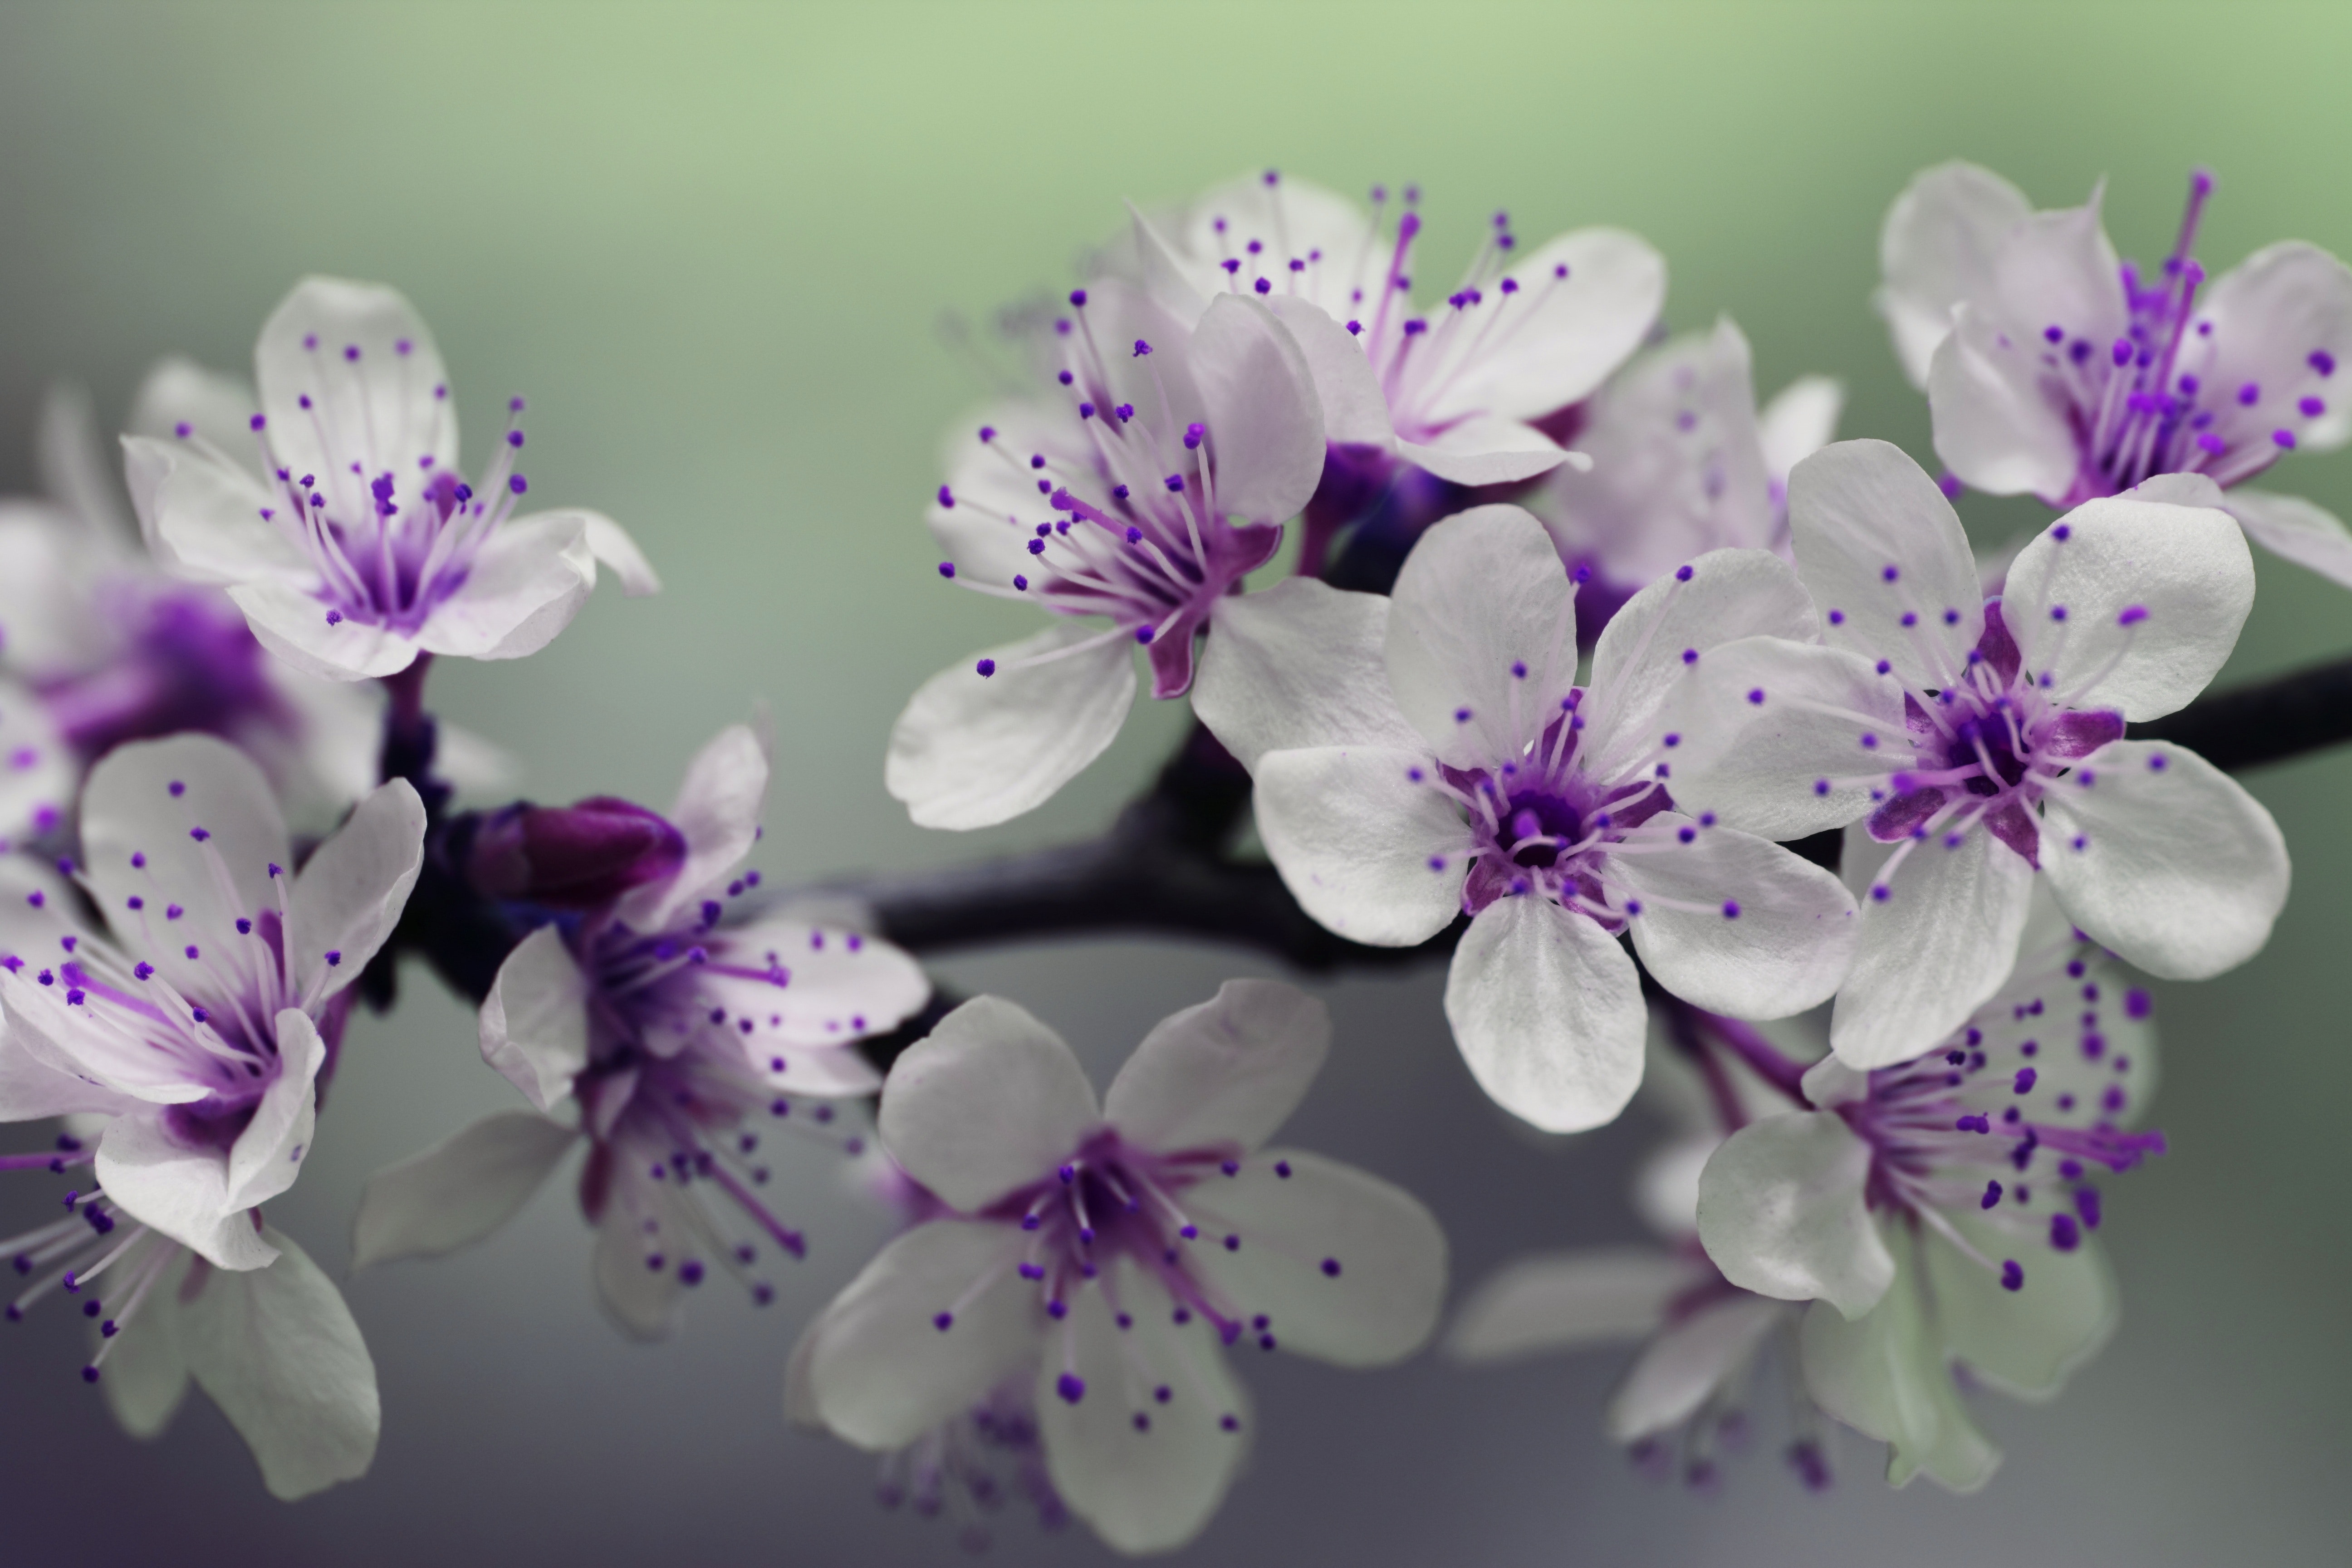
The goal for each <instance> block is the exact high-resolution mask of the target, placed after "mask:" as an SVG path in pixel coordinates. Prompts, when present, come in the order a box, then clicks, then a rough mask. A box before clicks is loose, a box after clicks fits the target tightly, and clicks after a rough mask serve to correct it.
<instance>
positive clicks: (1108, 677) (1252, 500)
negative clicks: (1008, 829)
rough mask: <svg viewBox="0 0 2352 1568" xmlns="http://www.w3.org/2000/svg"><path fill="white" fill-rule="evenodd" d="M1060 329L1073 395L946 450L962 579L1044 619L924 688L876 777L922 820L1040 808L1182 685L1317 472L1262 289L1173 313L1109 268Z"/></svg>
mask: <svg viewBox="0 0 2352 1568" xmlns="http://www.w3.org/2000/svg"><path fill="white" fill-rule="evenodd" d="M1070 304H1071V313H1070V314H1069V315H1068V316H1066V317H1064V318H1062V319H1061V320H1059V321H1056V322H1055V331H1056V342H1055V349H1056V353H1055V358H1056V361H1057V365H1056V372H1055V374H1056V379H1057V380H1058V381H1059V382H1060V384H1061V386H1062V387H1063V389H1064V390H1063V391H1062V392H1061V393H1060V394H1058V395H1055V396H1054V397H1052V398H1050V399H1042V400H1033V401H1028V402H1024V403H1019V404H1014V405H1008V406H1005V407H1003V408H1000V409H997V410H994V411H992V413H991V415H990V416H989V418H988V421H987V423H985V424H983V425H982V426H980V429H979V437H978V439H977V440H976V441H975V440H972V439H971V438H970V437H964V438H963V439H962V440H961V441H960V442H959V443H958V446H957V447H956V449H955V452H954V455H953V456H951V457H950V479H949V482H948V483H946V484H944V485H941V486H940V491H939V497H938V500H937V502H936V504H934V505H933V507H932V508H931V510H930V514H929V522H930V526H931V531H932V532H933V533H934V534H935V535H937V536H938V538H939V541H940V545H941V546H942V547H943V548H945V549H946V550H947V552H949V556H950V559H949V560H946V561H943V562H941V563H940V574H941V575H942V576H944V577H947V578H949V579H950V580H951V581H953V582H955V583H957V584H960V585H961V586H964V587H969V588H973V589H976V590H978V591H979V592H981V593H983V594H990V595H995V596H997V597H1000V598H1006V599H1013V600H1018V601H1024V602H1027V603H1031V604H1034V605H1036V606H1037V607H1038V608H1039V609H1042V610H1045V612H1047V613H1048V614H1050V615H1052V616H1055V625H1054V626H1052V627H1050V628H1049V629H1047V630H1045V631H1043V632H1040V633H1038V634H1037V635H1035V636H1034V637H1028V638H1025V639H1024V640H1023V641H1021V642H1018V643H1014V644H1012V645H1010V646H1008V647H996V648H991V649H990V650H989V651H988V652H986V653H985V654H983V655H982V656H981V657H980V658H978V659H977V660H976V661H974V662H973V663H971V664H960V665H958V666H956V667H955V668H951V669H949V670H946V671H943V672H942V673H940V674H939V675H937V676H934V677H933V678H932V679H929V681H926V682H925V683H924V685H923V687H922V689H920V690H919V691H917V692H916V693H915V696H914V698H913V700H911V701H909V702H908V704H907V709H906V711H905V712H904V713H903V714H901V715H900V716H899V719H898V724H897V726H896V727H895V728H894V729H893V730H892V731H891V733H890V756H889V762H888V765H887V770H886V772H885V774H884V781H885V783H886V784H887V786H888V788H889V791H890V793H891V794H892V795H895V796H896V797H898V799H899V800H902V801H904V802H906V803H907V806H908V814H909V815H910V816H913V818H914V820H915V821H916V822H917V823H919V824H920V825H921V826H926V827H947V828H971V827H986V826H991V825H992V824H994V823H999V822H1003V821H1005V820H1007V819H1008V818H1011V817H1014V816H1020V815H1021V814H1022V813H1023V812H1025V811H1029V810H1032V809H1034V808H1035V807H1036V806H1038V805H1043V804H1044V803H1045V801H1046V800H1047V799H1048V798H1049V797H1051V796H1052V795H1053V794H1054V792H1055V791H1056V790H1058V789H1060V788H1061V787H1062V785H1063V784H1066V783H1068V782H1069V780H1070V779H1071V778H1072V777H1074V776H1076V773H1078V771H1079V770H1080V769H1082V768H1084V767H1085V766H1086V765H1087V763H1090V762H1092V761H1094V759H1095V758H1096V757H1097V756H1098V755H1100V754H1101V752H1102V751H1103V748H1104V747H1106V746H1108V745H1109V744H1110V742H1111V741H1112V739H1113V738H1114V737H1115V736H1117V735H1118V730H1119V726H1120V725H1121V724H1122V723H1123V722H1125V721H1126V718H1127V711H1128V709H1129V707H1130V706H1131V705H1132V704H1133V703H1134V700H1135V687H1136V677H1135V672H1134V660H1133V657H1132V656H1133V654H1134V651H1135V649H1136V648H1137V647H1139V646H1140V647H1142V649H1143V651H1144V653H1145V654H1146V656H1147V657H1148V658H1150V664H1151V692H1152V695H1153V696H1154V697H1158V698H1162V699H1166V698H1173V697H1181V696H1182V695H1183V694H1184V693H1185V691H1186V690H1187V689H1190V688H1191V686H1192V657H1193V654H1192V644H1193V639H1194V637H1196V636H1197V635H1199V634H1200V633H1201V632H1202V631H1203V630H1205V629H1206V628H1207V626H1208V625H1209V622H1210V619H1211V616H1213V615H1214V614H1215V613H1216V611H1217V610H1218V608H1219V606H1220V605H1223V604H1225V603H1228V602H1230V599H1229V596H1230V595H1232V594H1233V592H1234V589H1235V588H1236V587H1237V586H1238V585H1239V584H1240V583H1241V580H1242V578H1243V577H1244V576H1245V575H1247V574H1249V573H1251V572H1253V571H1255V569H1256V568H1258V567H1259V566H1262V565H1264V564H1265V563H1266V562H1267V561H1268V560H1270V559H1271V558H1272V557H1273V555H1274V552H1275V550H1276V547H1277V546H1278V545H1279V544H1280V543H1281V542H1282V528H1281V524H1282V523H1283V522H1285V521H1287V520H1288V519H1289V518H1290V517H1292V516H1293V515H1295V514H1296V513H1297V510H1298V509H1299V508H1300V507H1301V506H1303V505H1305V504H1306V502H1307V497H1308V496H1310V495H1312V494H1313V493H1314V490H1315V484H1316V480H1317V479H1318V477H1319V476H1320V475H1321V473H1322V471H1323V436H1322V427H1323V416H1322V411H1321V408H1320V406H1319V405H1318V403H1317V401H1316V395H1315V387H1314V383H1313V380H1312V378H1311V377H1310V375H1309V374H1308V372H1307V363H1306V361H1305V360H1304V359H1303V358H1302V357H1301V356H1300V354H1299V351H1298V348H1297V344H1296V343H1295V342H1293V341H1292V338H1291V335H1290V333H1289V332H1288V331H1286V330H1285V329H1284V328H1283V326H1282V324H1281V323H1280V322H1279V321H1276V320H1275V318H1274V316H1273V314H1272V313H1271V312H1270V311H1269V310H1267V309H1266V308H1265V306H1264V305H1262V304H1260V303H1259V302H1258V301H1256V300H1249V299H1234V300H1219V301H1218V302H1217V303H1216V305H1215V307H1214V308H1213V309H1211V310H1208V311H1207V312H1206V313H1205V314H1203V315H1202V316H1201V318H1200V320H1199V321H1198V322H1197V323H1192V322H1189V321H1179V320H1178V319H1177V318H1176V317H1174V316H1172V315H1171V314H1170V313H1169V312H1168V311H1166V310H1163V309H1161V308H1160V306H1158V305H1156V304H1154V303H1152V302H1151V301H1150V300H1148V299H1146V298H1144V297H1143V296H1142V295H1141V294H1140V293H1139V292H1138V291H1137V290H1135V289H1132V288H1129V287H1128V286H1126V285H1123V284H1120V283H1118V282H1116V281H1109V282H1105V283H1101V284H1097V286H1095V287H1094V288H1092V289H1076V290H1074V291H1073V292H1072V293H1071V295H1070Z"/></svg>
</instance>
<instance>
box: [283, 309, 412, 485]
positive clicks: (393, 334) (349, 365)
mask: <svg viewBox="0 0 2352 1568" xmlns="http://www.w3.org/2000/svg"><path fill="white" fill-rule="evenodd" d="M253 368H254V379H255V382H256V384H257V385H258V386H259V388H260V391H261V411H262V412H263V413H264V414H266V415H268V416H269V439H270V445H271V446H272V447H273V448H274V449H275V450H276V451H277V454H278V459H279V461H280V462H281V463H282V464H283V465H284V466H285V467H287V468H290V469H291V470H292V471H293V472H295V473H298V474H299V473H306V472H307V473H316V474H332V473H336V472H338V471H339V468H338V466H337V464H336V462H335V455H336V454H337V453H339V452H341V453H350V452H368V453H372V454H373V455H374V457H375V458H376V460H377V462H378V463H379V464H381V465H382V466H383V467H386V468H398V469H400V470H402V471H403V472H407V471H411V470H414V469H415V468H416V467H417V459H418V458H426V457H429V458H432V459H433V465H432V466H434V467H436V468H451V467H453V466H455V464H456V463H457V407H456V405H455V402H454V401H453V400H452V399H451V398H450V396H449V395H448V381H449V373H448V371H447V369H446V367H445V366H444V365H443V364H442V363H441V351H440V349H439V348H438V347H436V345H435V343H434V342H433V333H432V331H430V330H429V329H427V328H426V326H425V318H424V317H422V316H420V315H418V314H417V313H416V307H415V306H414V305H411V304H410V303H409V302H408V301H407V300H405V299H403V298H402V297H401V295H400V294H399V293H398V292H397V291H395V290H394V289H387V288H385V287H384V286H383V284H381V283H359V282H353V281H351V280H350V279H341V278H305V279H302V281H301V282H299V283H298V284H296V285H295V286H294V289H293V291H292V292H291V293H289V294H288V295H287V296H286V298H285V299H284V300H282V301H280V302H279V304H278V309H277V310H273V311H271V312H270V315H269V320H268V321H265V322H263V323H262V328H261V339H260V341H259V342H257V343H256V344H255V345H254V350H253ZM305 397H308V398H309V399H310V406H308V407H305V406H304V405H303V403H302V400H303V399H304V398H305Z"/></svg>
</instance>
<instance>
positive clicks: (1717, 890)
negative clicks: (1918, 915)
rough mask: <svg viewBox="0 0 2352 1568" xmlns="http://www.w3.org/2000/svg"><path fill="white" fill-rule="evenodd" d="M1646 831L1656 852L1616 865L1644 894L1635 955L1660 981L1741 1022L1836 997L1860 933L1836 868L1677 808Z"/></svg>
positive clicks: (1615, 860)
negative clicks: (1678, 833) (1684, 833)
mask: <svg viewBox="0 0 2352 1568" xmlns="http://www.w3.org/2000/svg"><path fill="white" fill-rule="evenodd" d="M1643 826H1644V828H1645V829H1646V830H1647V831H1646V832H1645V834H1644V836H1643V837H1644V843H1645V845H1646V846H1648V847H1647V848H1646V849H1645V852H1643V853H1640V854H1632V855H1612V856H1611V857H1610V860H1609V866H1610V870H1611V872H1612V874H1613V875H1614V876H1615V877H1617V878H1618V879H1621V880H1622V882H1623V883H1624V884H1625V886H1627V887H1628V888H1631V889H1633V891H1634V892H1635V893H1636V894H1638V895H1639V896H1640V897H1641V900H1642V905H1643V907H1642V912H1641V913H1640V914H1639V915H1636V916H1634V917H1633V920H1632V921H1631V929H1632V931H1633V951H1634V952H1638V953H1640V954H1641V955H1642V962H1643V963H1644V964H1646V965H1647V966H1648V967H1649V971H1650V973H1651V974H1652V976H1653V977H1654V978H1655V979H1656V980H1657V982H1658V984H1661V985H1663V986H1664V987H1665V988H1666V989H1667V990H1668V991H1670V992H1672V993H1674V994H1675V995H1677V996H1679V997H1681V998H1682V999H1683V1000H1684V1001H1685V1002H1689V1003H1692V1004H1694V1005H1696V1006H1700V1007H1704V1008H1706V1009H1707V1010H1708V1011H1709V1012H1712V1013H1727V1014H1729V1015H1730V1016H1733V1017H1735V1018H1785V1017H1787V1016H1790V1014H1792V1013H1801V1012H1803V1011H1804V1010H1805V1009H1806V1008H1808V1007H1811V1006H1815V1005H1819V1004H1821V1003H1822V1002H1826V1001H1828V1000H1829V999H1830V994H1831V993H1832V992H1834V991H1835V990H1836V989H1837V988H1838V983H1839V982H1840V981H1842V980H1843V979H1844V978H1845V975H1846V971H1847V970H1848V969H1849V968H1851V967H1852V966H1853V952H1854V943H1855V940H1856V938H1857V937H1858V936H1859V935H1860V931H1859V929H1858V927H1859V923H1860V922H1859V921H1857V920H1856V919H1855V916H1854V907H1853V897H1852V895H1850V894H1848V893H1847V892H1846V890H1845V887H1844V885H1843V883H1841V882H1840V881H1839V880H1838V879H1837V875H1836V873H1835V872H1832V871H1825V870H1823V869H1822V868H1820V867H1819V866H1816V865H1814V864H1813V863H1812V862H1811V861H1809V860H1805V859H1802V858H1800V857H1798V856H1797V855H1794V854H1792V853H1790V851H1789V850H1786V849H1783V848H1781V847H1780V846H1779V845H1777V844H1773V843H1769V842H1768V841H1767V840H1765V839H1761V838H1757V837H1752V836H1750V835H1748V834H1745V833H1740V832H1737V831H1735V830H1733V829H1731V828H1728V827H1706V828H1702V827H1699V826H1697V825H1696V824H1695V823H1693V822H1692V821H1691V820H1690V819H1689V818H1687V817H1684V816H1679V815H1677V814H1676V813H1674V812H1661V813H1660V814H1659V815H1658V816H1654V817H1652V818H1651V819H1650V820H1649V822H1648V823H1646V824H1644V825H1643ZM1684 827H1689V828H1691V829H1692V831H1693V832H1695V833H1696V835H1697V837H1696V838H1694V839H1693V840H1692V841H1691V842H1690V843H1689V844H1687V845H1684V844H1681V843H1678V842H1675V841H1673V840H1671V839H1669V838H1668V837H1667V835H1668V834H1669V833H1670V832H1672V831H1674V830H1677V829H1680V828H1684ZM1691 905H1697V906H1698V907H1697V908H1696V909H1694V908H1690V907H1689V906H1691Z"/></svg>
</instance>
